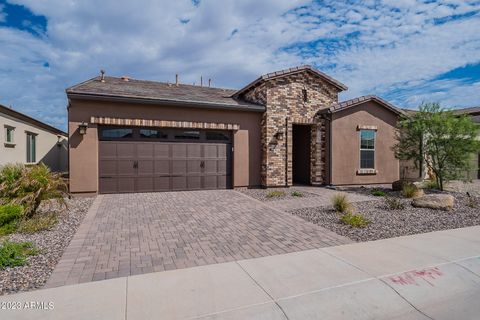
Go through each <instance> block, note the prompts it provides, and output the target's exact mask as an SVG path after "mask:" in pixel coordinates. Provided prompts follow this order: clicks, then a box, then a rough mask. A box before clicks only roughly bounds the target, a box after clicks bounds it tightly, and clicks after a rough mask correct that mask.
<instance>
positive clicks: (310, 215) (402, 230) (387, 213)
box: [291, 193, 480, 241]
mask: <svg viewBox="0 0 480 320" xmlns="http://www.w3.org/2000/svg"><path fill="white" fill-rule="evenodd" d="M450 194H452V195H453V196H454V197H455V206H454V208H453V210H451V211H441V210H433V209H428V208H414V207H412V205H411V202H412V200H411V199H401V201H402V202H404V204H405V209H403V210H389V209H388V208H387V206H386V205H385V202H384V200H383V199H382V197H379V200H376V201H364V202H356V203H353V207H354V208H355V209H354V211H355V213H361V214H363V215H364V216H365V217H366V218H368V219H369V220H370V221H371V223H370V224H369V225H368V226H367V227H365V228H353V227H350V226H348V225H345V224H342V223H341V222H340V220H339V219H340V215H339V214H337V213H336V212H335V211H334V210H333V209H332V208H331V207H319V208H305V209H298V210H293V211H291V213H292V214H294V215H296V216H299V217H301V218H303V219H305V220H307V221H310V222H313V223H315V224H317V225H319V226H322V227H324V228H326V229H329V230H331V231H333V232H335V233H337V234H340V235H342V236H346V237H348V238H350V239H351V240H353V241H370V240H378V239H385V238H392V237H399V236H404V235H411V234H416V233H425V232H431V231H437V230H445V229H454V228H462V227H468V226H473V225H480V207H478V206H477V207H476V208H471V207H469V206H467V200H468V199H467V196H466V195H465V194H460V193H450ZM476 199H477V203H478V204H479V205H480V198H479V197H477V198H476Z"/></svg>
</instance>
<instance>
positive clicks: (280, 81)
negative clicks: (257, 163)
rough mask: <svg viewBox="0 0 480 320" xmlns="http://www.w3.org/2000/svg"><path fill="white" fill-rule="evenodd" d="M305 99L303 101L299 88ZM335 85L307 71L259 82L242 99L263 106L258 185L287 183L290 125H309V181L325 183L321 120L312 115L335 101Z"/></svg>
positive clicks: (290, 181) (322, 125)
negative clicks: (260, 169) (260, 180)
mask: <svg viewBox="0 0 480 320" xmlns="http://www.w3.org/2000/svg"><path fill="white" fill-rule="evenodd" d="M303 89H306V90H307V96H308V101H307V102H304V101H303V92H302V90H303ZM338 92H339V90H338V88H336V87H335V86H333V85H332V84H330V83H329V82H327V81H325V80H323V79H321V78H320V77H318V76H317V75H315V74H313V73H312V72H309V71H303V72H299V73H296V74H291V75H287V76H281V77H278V78H273V79H269V80H266V81H265V82H262V83H261V84H260V85H258V86H256V87H254V88H252V89H251V90H249V91H247V92H245V93H244V94H243V95H242V98H243V99H245V100H247V101H251V102H254V103H261V104H265V105H266V112H265V113H264V114H263V119H262V172H261V174H262V185H264V186H266V187H279V186H290V185H292V183H293V181H292V180H293V179H292V178H293V177H292V125H293V124H306V125H311V127H312V131H311V143H312V146H311V175H310V176H311V183H312V184H323V183H325V178H326V177H325V172H326V151H327V150H326V135H325V122H324V120H321V119H320V118H318V119H316V118H315V114H316V113H317V112H318V111H319V110H321V109H324V108H328V107H330V106H331V105H332V103H334V102H338Z"/></svg>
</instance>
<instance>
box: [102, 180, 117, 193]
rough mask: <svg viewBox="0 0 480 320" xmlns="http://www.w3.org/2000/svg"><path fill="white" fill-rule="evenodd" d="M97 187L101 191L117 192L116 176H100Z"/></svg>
mask: <svg viewBox="0 0 480 320" xmlns="http://www.w3.org/2000/svg"><path fill="white" fill-rule="evenodd" d="M99 188H100V191H101V192H102V193H117V192H118V188H117V179H116V178H100V180H99Z"/></svg>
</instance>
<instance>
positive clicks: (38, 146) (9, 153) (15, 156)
mask: <svg viewBox="0 0 480 320" xmlns="http://www.w3.org/2000/svg"><path fill="white" fill-rule="evenodd" d="M0 128H1V130H2V131H1V134H0V139H1V140H2V143H1V146H0V149H1V151H0V166H1V165H5V164H7V163H23V164H36V163H40V162H43V163H45V164H46V165H47V166H49V167H50V169H51V170H52V171H58V172H66V171H67V165H68V146H67V134H66V133H65V132H63V131H61V130H58V129H56V128H54V127H52V126H49V125H47V124H45V123H43V122H40V121H38V120H35V119H33V118H31V117H29V116H27V115H25V114H23V113H20V112H18V111H15V110H13V109H12V108H8V107H5V106H2V105H0Z"/></svg>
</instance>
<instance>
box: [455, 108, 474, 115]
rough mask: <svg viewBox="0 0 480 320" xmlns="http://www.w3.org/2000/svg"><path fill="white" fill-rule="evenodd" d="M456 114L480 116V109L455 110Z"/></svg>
mask: <svg viewBox="0 0 480 320" xmlns="http://www.w3.org/2000/svg"><path fill="white" fill-rule="evenodd" d="M453 113H455V114H477V113H478V114H480V107H471V108H463V109H455V110H453Z"/></svg>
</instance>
